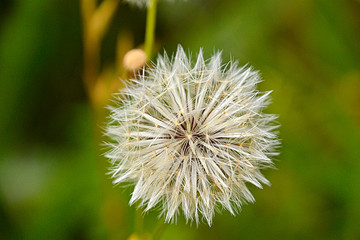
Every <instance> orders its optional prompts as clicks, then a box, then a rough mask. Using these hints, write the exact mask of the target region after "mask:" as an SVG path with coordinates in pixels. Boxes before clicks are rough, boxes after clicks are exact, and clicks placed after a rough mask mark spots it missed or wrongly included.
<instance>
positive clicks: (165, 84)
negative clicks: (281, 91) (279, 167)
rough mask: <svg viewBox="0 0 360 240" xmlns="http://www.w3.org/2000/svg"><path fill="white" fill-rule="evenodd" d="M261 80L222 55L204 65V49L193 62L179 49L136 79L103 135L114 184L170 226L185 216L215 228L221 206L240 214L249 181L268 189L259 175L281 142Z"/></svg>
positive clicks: (119, 101) (249, 197)
mask: <svg viewBox="0 0 360 240" xmlns="http://www.w3.org/2000/svg"><path fill="white" fill-rule="evenodd" d="M260 81H261V78H260V76H259V74H258V73H257V72H256V71H253V70H252V69H251V68H247V67H246V66H245V67H241V68H240V67H238V64H237V63H236V62H230V63H228V64H226V65H223V64H222V62H221V53H217V54H215V55H214V56H213V57H211V58H210V59H209V60H208V61H205V60H204V58H203V54H202V51H201V50H200V53H199V55H198V57H197V61H196V63H195V64H192V61H191V59H190V57H189V58H188V57H187V56H186V54H185V52H184V50H183V49H182V47H181V46H179V47H178V49H177V53H176V55H175V57H173V58H171V59H170V58H169V57H168V56H167V55H166V53H165V54H164V56H159V57H158V60H157V63H156V64H155V66H154V67H149V68H148V69H147V70H146V71H145V70H144V71H143V72H142V73H141V74H140V75H139V76H138V77H137V78H136V79H133V80H132V82H133V83H132V84H131V83H129V84H128V87H127V88H125V89H123V91H122V92H121V93H120V94H119V95H118V97H117V99H116V102H117V105H118V106H115V107H110V109H111V115H110V119H111V120H110V123H109V125H108V127H107V131H106V134H107V135H108V136H109V137H110V139H111V141H110V143H108V144H109V146H110V147H111V150H110V151H109V152H108V153H107V154H106V156H107V157H108V158H109V159H110V160H111V163H112V167H111V174H112V177H113V179H114V180H113V183H114V184H119V183H122V182H127V183H131V184H133V185H134V190H133V192H132V195H131V199H130V204H134V203H135V202H138V203H139V205H140V206H142V207H143V208H144V210H145V211H148V210H150V209H152V208H153V207H155V206H158V207H160V209H162V211H161V215H164V216H165V221H166V222H171V221H173V220H176V217H177V215H178V214H180V213H181V212H182V213H183V215H184V216H185V218H186V220H187V221H195V222H196V223H198V222H199V220H201V219H205V220H206V221H207V223H208V224H209V225H211V223H212V219H213V216H214V213H215V210H216V209H219V207H223V208H225V209H227V210H228V211H230V212H231V213H232V214H233V215H235V214H236V213H237V212H238V211H239V210H240V208H241V205H242V204H244V203H246V202H254V197H253V196H252V194H251V193H250V191H249V190H248V188H247V186H246V183H251V184H253V185H255V186H256V187H258V188H262V184H266V185H269V184H270V183H269V181H268V180H267V179H266V178H265V177H264V176H263V175H262V173H261V172H260V171H261V169H264V168H268V167H271V166H273V163H272V160H271V157H272V156H274V155H276V154H277V153H276V152H275V149H276V146H277V145H278V140H277V136H276V133H275V132H274V129H276V128H277V126H276V125H275V124H274V120H275V119H276V116H275V115H273V114H265V113H263V109H264V108H265V107H266V106H267V105H268V104H269V94H270V92H265V93H261V92H259V91H258V90H257V89H256V85H257V83H258V82H260Z"/></svg>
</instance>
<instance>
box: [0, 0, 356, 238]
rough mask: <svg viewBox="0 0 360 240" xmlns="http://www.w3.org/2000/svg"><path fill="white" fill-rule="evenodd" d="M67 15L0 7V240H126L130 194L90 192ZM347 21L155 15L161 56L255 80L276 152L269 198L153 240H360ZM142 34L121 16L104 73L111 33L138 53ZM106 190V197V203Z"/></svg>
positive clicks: (239, 1) (352, 59) (70, 8)
mask: <svg viewBox="0 0 360 240" xmlns="http://www.w3.org/2000/svg"><path fill="white" fill-rule="evenodd" d="M79 12H80V10H79V1H76V0H75V1H74V0H46V1H45V0H16V1H1V2H0V21H1V22H0V83H1V87H0V239H108V234H107V232H112V233H113V234H112V235H113V236H114V234H115V236H117V238H116V239H124V238H125V237H126V236H128V235H129V234H130V233H131V232H132V231H133V229H134V226H133V225H134V224H133V222H134V209H135V208H134V207H129V206H128V204H127V202H128V200H129V194H130V190H129V189H112V186H111V182H110V181H106V182H105V183H104V182H102V181H99V179H102V176H103V175H104V174H105V172H104V171H103V170H99V169H101V168H99V163H98V155H99V153H98V151H97V150H96V145H95V140H94V133H93V120H92V115H91V110H90V107H89V105H88V103H87V99H86V95H85V92H84V89H83V86H82V79H81V78H82V66H83V60H82V30H81V17H80V13H79ZM359 13H360V2H359V1H356V0H331V1H330V0H295V1H282V0H187V1H180V0H176V1H175V2H174V3H169V2H165V1H164V2H161V3H160V6H159V13H158V25H157V40H158V42H159V44H160V46H161V47H162V48H164V49H166V50H167V52H168V53H172V52H174V51H175V49H176V46H177V44H178V43H181V44H182V45H183V47H184V48H185V49H190V50H191V51H192V52H193V55H195V52H197V51H198V50H199V48H200V47H202V48H203V49H204V52H205V56H207V57H209V56H210V55H211V54H212V53H213V52H214V51H217V50H222V51H223V55H224V59H225V60H228V59H229V58H230V57H231V58H232V59H237V60H238V61H239V62H240V63H241V64H245V63H249V64H250V65H253V66H254V67H255V68H256V69H258V70H260V71H261V74H262V76H263V78H264V80H265V81H264V82H263V83H261V85H260V88H261V89H262V90H271V89H273V90H274V92H273V94H272V97H273V104H272V105H271V106H270V108H269V109H268V111H270V112H274V113H277V114H279V116H280V117H279V122H280V123H281V128H280V132H281V133H280V137H281V139H282V147H281V155H280V156H279V157H277V159H276V160H275V161H276V166H277V168H278V169H277V170H267V171H266V172H265V175H266V177H267V178H268V179H269V180H270V181H271V183H272V186H271V187H265V188H264V189H263V190H259V189H255V188H251V190H252V192H253V194H254V196H255V198H256V203H255V204H250V205H245V206H244V207H243V210H242V212H241V213H239V214H238V215H237V216H236V217H233V216H231V215H230V214H229V213H227V212H225V211H223V212H222V213H221V214H217V215H216V217H215V219H214V224H213V226H212V227H211V228H209V227H208V226H207V225H206V224H201V225H200V226H199V227H198V228H196V226H194V225H192V226H190V225H186V224H185V223H184V220H183V218H182V217H179V218H178V224H177V225H175V224H173V225H170V226H168V227H167V228H166V231H165V234H164V238H163V239H174V240H176V239H207V240H210V239H227V240H229V239H241V240H245V239H316V240H319V239H360V228H359V223H360V204H359V203H360V94H359V92H360V44H359V43H360V14H359ZM144 23H145V11H144V10H139V9H136V8H131V7H129V6H127V5H126V4H122V5H120V8H119V10H118V12H117V15H116V16H115V18H114V21H113V23H112V25H111V28H110V30H109V33H108V34H107V35H106V38H105V39H104V44H103V49H102V55H103V56H102V63H103V65H106V64H107V63H111V62H113V59H114V56H115V53H114V49H115V42H116V35H117V33H118V32H119V31H123V30H128V31H131V32H133V34H134V38H135V39H134V41H135V44H136V45H138V44H141V43H142V41H143V37H144V34H143V33H144V25H145V24H144ZM104 161H105V160H104ZM104 186H105V187H104ZM104 188H105V189H106V188H110V189H111V190H110V191H113V193H114V194H113V195H114V196H113V197H112V198H111V199H106V201H105V203H104V199H105V198H104ZM157 213H158V211H157V210H155V211H153V212H152V213H151V214H149V215H147V216H146V220H145V224H146V226H145V228H147V229H151V228H152V226H153V225H154V224H155V222H156V221H157V219H156V216H157ZM104 219H105V220H104Z"/></svg>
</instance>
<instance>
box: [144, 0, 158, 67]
mask: <svg viewBox="0 0 360 240" xmlns="http://www.w3.org/2000/svg"><path fill="white" fill-rule="evenodd" d="M156 6H157V0H150V2H149V6H148V10H147V18H146V32H145V52H146V56H147V58H148V60H150V59H151V57H152V52H153V46H154V39H155V25H156Z"/></svg>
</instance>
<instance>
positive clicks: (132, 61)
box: [123, 49, 146, 71]
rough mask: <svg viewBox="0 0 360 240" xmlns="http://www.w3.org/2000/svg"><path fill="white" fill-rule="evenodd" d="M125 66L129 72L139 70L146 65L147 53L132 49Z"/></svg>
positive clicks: (126, 56)
mask: <svg viewBox="0 0 360 240" xmlns="http://www.w3.org/2000/svg"><path fill="white" fill-rule="evenodd" d="M123 64H124V67H125V69H126V70H128V71H134V70H137V69H139V68H141V67H142V66H144V65H145V64H146V53H145V52H144V51H143V50H141V49H132V50H130V51H128V52H127V53H126V54H125V56H124V59H123Z"/></svg>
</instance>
